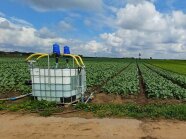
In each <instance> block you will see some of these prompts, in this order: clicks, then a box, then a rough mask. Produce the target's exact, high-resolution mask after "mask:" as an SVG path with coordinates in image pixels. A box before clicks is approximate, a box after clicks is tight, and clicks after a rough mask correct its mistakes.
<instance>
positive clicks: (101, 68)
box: [86, 62, 129, 86]
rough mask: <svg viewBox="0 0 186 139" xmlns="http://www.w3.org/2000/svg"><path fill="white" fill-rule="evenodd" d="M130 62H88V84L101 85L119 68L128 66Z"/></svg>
mask: <svg viewBox="0 0 186 139" xmlns="http://www.w3.org/2000/svg"><path fill="white" fill-rule="evenodd" d="M128 64H129V63H128V62H127V63H124V62H118V63H114V62H101V63H95V62H94V63H93V62H91V63H88V62H87V64H86V70H87V72H86V73H87V85H88V86H93V85H100V83H101V82H103V81H105V80H108V79H109V78H111V77H112V76H113V75H115V74H116V73H117V72H118V71H119V70H121V69H123V68H124V67H126V66H127V65H128Z"/></svg>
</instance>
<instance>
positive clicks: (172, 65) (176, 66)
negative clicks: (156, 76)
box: [147, 60, 186, 75]
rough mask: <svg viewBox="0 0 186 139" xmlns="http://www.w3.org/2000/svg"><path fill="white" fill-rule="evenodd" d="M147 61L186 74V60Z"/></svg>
mask: <svg viewBox="0 0 186 139" xmlns="http://www.w3.org/2000/svg"><path fill="white" fill-rule="evenodd" d="M147 62H149V63H151V64H153V65H155V66H158V67H161V68H163V69H166V70H170V71H173V72H177V73H180V74H185V75H186V60H148V61H147Z"/></svg>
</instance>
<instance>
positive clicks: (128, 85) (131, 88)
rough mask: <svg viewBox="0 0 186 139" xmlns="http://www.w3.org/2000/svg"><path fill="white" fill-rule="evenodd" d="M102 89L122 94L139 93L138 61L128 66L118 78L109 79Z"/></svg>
mask: <svg viewBox="0 0 186 139" xmlns="http://www.w3.org/2000/svg"><path fill="white" fill-rule="evenodd" d="M102 90H103V91H105V92H109V93H116V94H120V95H129V94H132V95H135V94H138V93H139V79H138V72H137V66H136V63H133V64H131V65H130V66H129V67H127V68H126V69H125V70H124V71H123V72H122V73H121V74H120V75H119V76H117V78H114V79H113V80H111V81H109V82H108V83H107V84H106V85H105V86H103V88H102Z"/></svg>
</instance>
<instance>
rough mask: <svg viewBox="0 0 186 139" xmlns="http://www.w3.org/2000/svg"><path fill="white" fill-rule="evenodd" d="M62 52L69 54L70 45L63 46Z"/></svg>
mask: <svg viewBox="0 0 186 139" xmlns="http://www.w3.org/2000/svg"><path fill="white" fill-rule="evenodd" d="M64 54H70V47H68V46H64Z"/></svg>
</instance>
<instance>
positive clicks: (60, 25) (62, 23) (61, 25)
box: [58, 20, 74, 31]
mask: <svg viewBox="0 0 186 139" xmlns="http://www.w3.org/2000/svg"><path fill="white" fill-rule="evenodd" d="M58 28H59V29H60V30H62V31H69V30H74V27H73V26H72V25H71V24H70V23H67V22H66V21H63V20H62V21H60V22H59V23H58Z"/></svg>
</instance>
